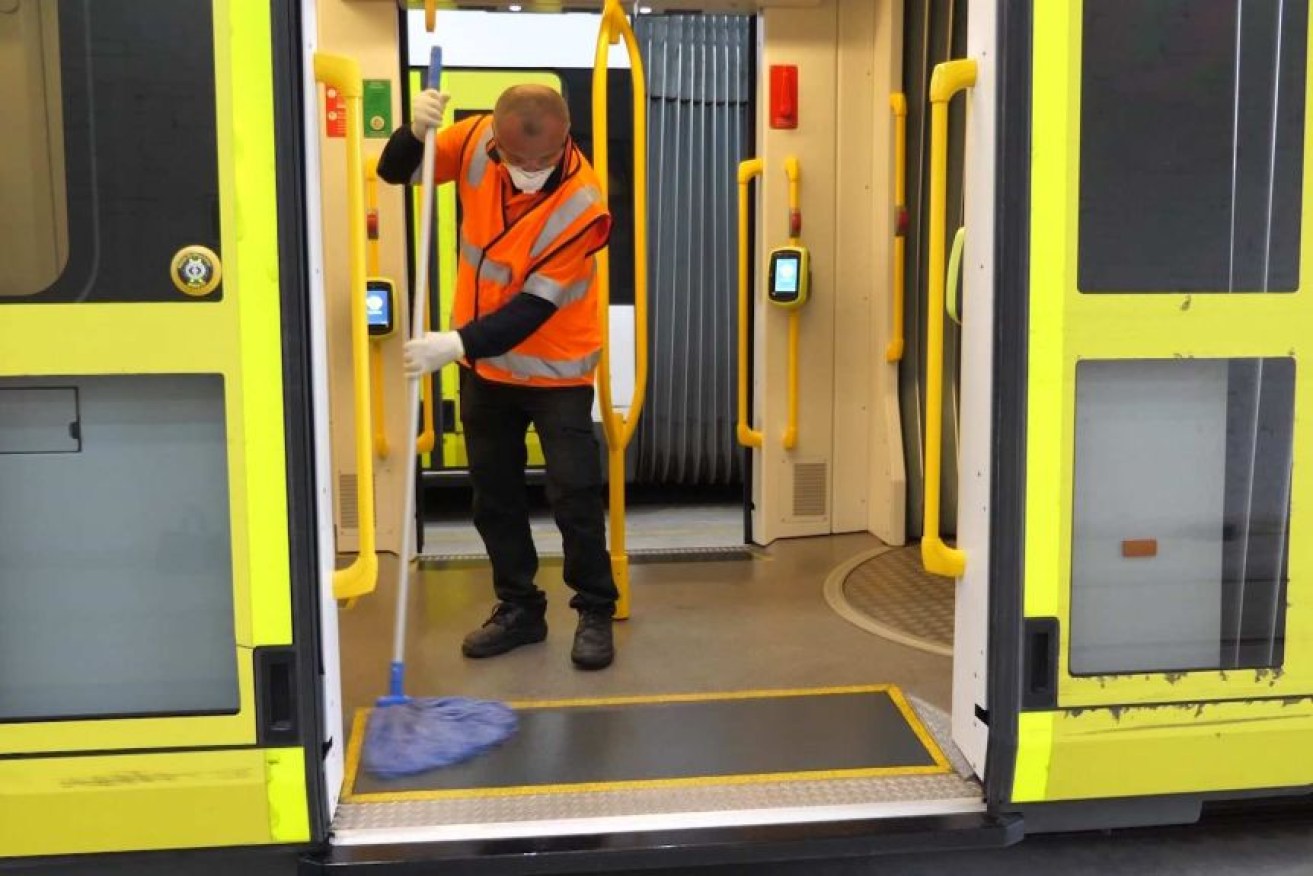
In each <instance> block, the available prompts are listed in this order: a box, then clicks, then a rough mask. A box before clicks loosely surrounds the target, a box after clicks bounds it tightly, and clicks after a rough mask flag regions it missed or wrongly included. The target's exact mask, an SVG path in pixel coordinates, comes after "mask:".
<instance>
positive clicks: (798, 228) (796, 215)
mask: <svg viewBox="0 0 1313 876" xmlns="http://www.w3.org/2000/svg"><path fill="white" fill-rule="evenodd" d="M784 175H785V176H786V177H787V178H788V180H789V245H790V246H798V245H800V241H799V237H798V236H799V235H800V234H801V233H802V206H801V204H802V186H801V176H802V174H801V172H800V170H799V167H798V159H797V158H796V157H795V156H793V155H790V156H789V157H788V158H785V159H784ZM799 282H801V279H800V280H799ZM801 318H802V312H801V311H800V310H797V309H794V310H790V311H789V419H788V423H787V425H785V427H784V449H785V450H792V449H793V448H795V447H797V446H798V345H799V335H800V334H801Z"/></svg>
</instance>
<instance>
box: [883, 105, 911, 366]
mask: <svg viewBox="0 0 1313 876" xmlns="http://www.w3.org/2000/svg"><path fill="white" fill-rule="evenodd" d="M889 108H890V109H891V110H893V113H894V288H893V299H894V325H893V337H891V338H890V339H889V344H888V346H886V347H885V349H884V359H885V361H886V362H898V361H899V360H901V359H902V358H903V344H904V341H903V322H904V317H903V301H904V295H905V294H906V293H905V291H904V286H905V285H906V282H907V280H906V275H907V268H906V259H907V97H906V96H905V95H903V94H894V95H891V96H890V97H889Z"/></svg>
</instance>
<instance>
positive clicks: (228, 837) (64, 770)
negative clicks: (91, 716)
mask: <svg viewBox="0 0 1313 876" xmlns="http://www.w3.org/2000/svg"><path fill="white" fill-rule="evenodd" d="M304 777H305V760H304V752H303V751H301V750H300V749H286V750H281V749H278V750H270V751H258V750H252V749H248V750H244V751H205V752H181V753H172V754H145V755H119V756H111V757H74V758H43V759H39V760H11V761H0V857H3V856H16V857H21V856H41V855H73V854H87V853H95V852H119V851H149V850H153V849H174V848H212V847H219V846H248V845H267V844H271V843H292V842H308V841H309V839H310V829H309V817H308V809H307V806H308V801H307V800H306V789H305V778H304ZM293 779H294V780H295V781H292V780H293ZM275 790H276V791H277V792H278V793H274V791H275Z"/></svg>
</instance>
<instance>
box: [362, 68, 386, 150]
mask: <svg viewBox="0 0 1313 876" xmlns="http://www.w3.org/2000/svg"><path fill="white" fill-rule="evenodd" d="M364 97H365V99H364V101H363V104H364V114H365V136H366V137H374V138H383V139H386V138H387V137H389V136H391V135H392V82H391V81H390V80H387V79H366V80H365V96H364Z"/></svg>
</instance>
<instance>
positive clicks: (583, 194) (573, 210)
mask: <svg viewBox="0 0 1313 876" xmlns="http://www.w3.org/2000/svg"><path fill="white" fill-rule="evenodd" d="M601 200H602V193H601V192H599V191H598V190H597V189H595V188H593V187H592V186H585V187H584V188H582V189H580V190H579V191H577V192H575V193H574V194H573V195H571V196H570V197H568V198H566V199H565V201H564V202H563V203H562V204H561V205H560V206H559V207H557V208H556V209H555V210H553V211H552V215H551V216H548V217H547V222H546V223H545V224H544V225H543V230H542V231H539V232H538V239H537V240H535V241H534V242H533V249H531V250H530V251H529V255H530V257H532V258H535V259H536V258H538V256H540V255H542V254H543V253H544V252H546V250H547V247H549V246H551V245H552V244H553V243H555V242H556V238H558V237H560V236H561V235H562V234H563V233H565V229H567V228H569V227H570V226H571V225H572V224H574V220H576V219H578V218H579V217H580V216H582V215H583V214H584V211H585V210H587V209H588V208H589V207H591V206H592V205H593V204H596V203H597V202H599V201H601Z"/></svg>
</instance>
